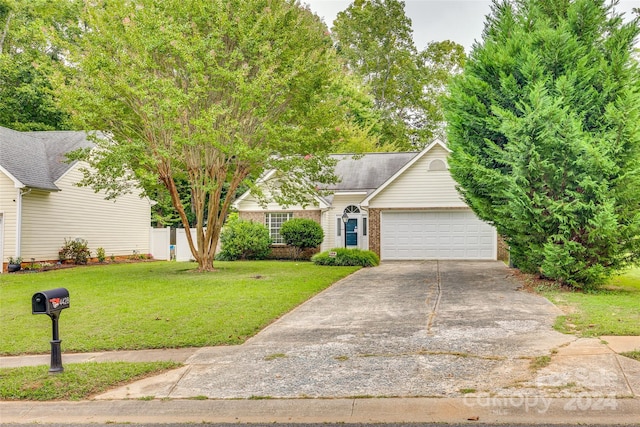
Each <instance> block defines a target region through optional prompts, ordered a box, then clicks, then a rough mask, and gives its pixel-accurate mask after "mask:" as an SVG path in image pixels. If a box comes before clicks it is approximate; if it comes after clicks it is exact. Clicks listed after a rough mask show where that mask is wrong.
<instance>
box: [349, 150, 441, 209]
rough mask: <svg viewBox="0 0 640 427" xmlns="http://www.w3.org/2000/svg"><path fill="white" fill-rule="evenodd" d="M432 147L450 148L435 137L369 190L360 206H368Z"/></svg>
mask: <svg viewBox="0 0 640 427" xmlns="http://www.w3.org/2000/svg"><path fill="white" fill-rule="evenodd" d="M434 147H442V148H443V149H445V150H446V151H447V152H449V153H450V152H451V150H450V149H449V148H448V147H447V146H446V145H445V144H444V143H443V142H442V141H441V140H439V139H435V140H434V141H433V142H432V143H431V144H429V145H428V146H426V147H425V148H424V149H423V150H422V151H421V152H419V153H418V154H417V155H415V156H414V157H413V158H411V160H409V161H408V162H407V163H406V164H404V165H403V166H402V167H401V168H400V169H399V170H398V171H396V172H395V173H394V174H393V175H392V176H390V177H388V178H387V179H386V180H385V181H384V182H383V183H382V184H381V185H380V186H378V187H377V188H376V189H375V190H374V191H373V192H371V193H370V194H369V195H368V196H367V197H366V198H365V199H364V200H363V201H362V202H361V204H360V205H361V206H364V207H367V206H369V201H370V200H371V199H373V198H374V197H376V196H377V195H378V194H380V193H381V192H382V191H383V190H384V189H385V188H387V187H388V186H389V185H390V184H391V183H392V182H394V181H395V180H396V179H397V178H398V177H399V176H401V175H402V174H403V173H405V172H406V171H407V170H408V169H409V168H411V166H413V165H414V164H415V163H416V162H417V161H419V160H420V159H421V158H423V157H424V156H425V154H427V153H428V152H429V151H431V150H432V149H433V148H434Z"/></svg>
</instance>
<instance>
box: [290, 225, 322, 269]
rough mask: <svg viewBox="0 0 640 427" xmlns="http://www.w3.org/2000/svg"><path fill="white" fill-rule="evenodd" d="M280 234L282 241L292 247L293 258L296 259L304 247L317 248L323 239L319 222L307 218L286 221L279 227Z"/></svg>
mask: <svg viewBox="0 0 640 427" xmlns="http://www.w3.org/2000/svg"><path fill="white" fill-rule="evenodd" d="M280 235H281V236H282V238H283V239H284V242H285V243H286V244H287V245H289V246H291V247H292V250H291V255H292V258H293V259H298V258H299V257H300V254H301V253H302V252H303V251H304V250H305V249H309V248H317V247H318V246H320V244H322V240H323V239H324V231H322V227H321V226H320V224H318V223H317V222H315V221H314V220H311V219H307V218H293V219H290V220H288V221H286V222H285V223H283V224H282V227H280Z"/></svg>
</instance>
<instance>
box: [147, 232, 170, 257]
mask: <svg viewBox="0 0 640 427" xmlns="http://www.w3.org/2000/svg"><path fill="white" fill-rule="evenodd" d="M150 236H151V242H150V243H149V248H150V249H151V255H152V256H153V258H154V259H158V260H166V261H170V260H171V251H170V246H171V228H170V227H166V228H152V229H151V233H150Z"/></svg>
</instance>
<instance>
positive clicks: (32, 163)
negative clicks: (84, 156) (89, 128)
mask: <svg viewBox="0 0 640 427" xmlns="http://www.w3.org/2000/svg"><path fill="white" fill-rule="evenodd" d="M92 145H93V143H92V142H90V141H89V140H88V139H87V134H86V133H85V132H75V131H47V132H17V131H14V130H11V129H8V128H3V127H0V167H1V168H2V170H4V171H6V172H7V173H8V174H9V175H10V177H11V178H12V179H13V180H14V182H15V184H16V186H17V187H31V188H37V189H42V190H48V191H58V190H59V188H58V187H57V186H56V184H55V183H56V181H57V180H58V179H59V178H60V177H61V176H62V175H64V174H65V173H66V172H67V171H68V170H69V169H71V168H72V167H73V165H74V164H75V162H74V163H67V162H66V159H65V154H66V153H69V152H70V151H73V150H76V149H79V148H85V147H91V146H92Z"/></svg>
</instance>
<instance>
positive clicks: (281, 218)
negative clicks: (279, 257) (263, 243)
mask: <svg viewBox="0 0 640 427" xmlns="http://www.w3.org/2000/svg"><path fill="white" fill-rule="evenodd" d="M291 218H293V213H292V212H273V213H268V214H267V215H266V218H265V222H266V226H267V228H268V229H269V234H270V235H271V241H272V242H273V244H274V245H283V244H284V239H283V238H282V236H281V235H280V227H281V226H282V224H283V223H284V222H286V221H288V220H290V219H291Z"/></svg>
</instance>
